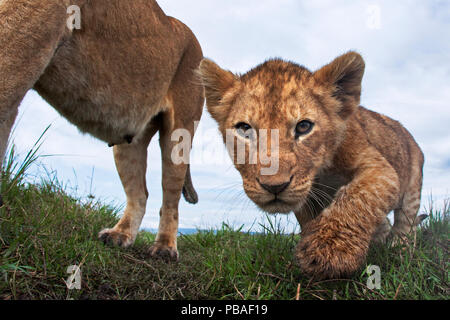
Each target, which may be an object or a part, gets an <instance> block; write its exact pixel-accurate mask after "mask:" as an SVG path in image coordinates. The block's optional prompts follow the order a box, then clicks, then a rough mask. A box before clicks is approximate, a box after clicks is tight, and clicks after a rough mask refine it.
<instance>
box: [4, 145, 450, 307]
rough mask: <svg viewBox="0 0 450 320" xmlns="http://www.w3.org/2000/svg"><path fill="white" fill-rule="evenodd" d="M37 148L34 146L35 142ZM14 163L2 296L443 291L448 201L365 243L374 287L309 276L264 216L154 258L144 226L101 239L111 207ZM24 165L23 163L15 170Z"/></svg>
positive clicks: (7, 192) (444, 295)
mask: <svg viewBox="0 0 450 320" xmlns="http://www.w3.org/2000/svg"><path fill="white" fill-rule="evenodd" d="M37 146H38V145H37ZM35 159H36V153H35V152H30V153H29V156H28V157H27V158H26V159H25V161H24V162H22V163H21V165H16V164H15V157H14V154H13V153H10V157H9V158H8V161H7V163H6V165H5V172H4V173H3V179H2V186H1V191H2V194H3V197H4V202H5V204H4V206H3V207H1V208H0V299H264V300H266V299H287V300H289V299H448V298H449V275H448V262H449V255H448V244H449V237H448V236H449V223H448V222H449V211H450V210H449V207H448V206H447V207H446V208H443V209H442V210H441V211H436V210H434V209H432V210H430V211H431V212H429V214H430V218H429V219H428V220H427V222H426V223H425V224H424V225H423V226H422V227H421V228H420V229H419V231H418V232H417V234H416V237H415V243H416V245H415V247H411V248H408V249H404V248H401V247H393V248H391V247H387V246H378V247H372V248H371V249H370V252H369V255H368V258H367V265H369V264H372V265H378V266H380V268H381V272H382V274H381V289H379V290H376V289H374V290H370V289H369V288H367V286H366V283H367V277H368V275H367V274H366V272H365V269H366V265H365V266H363V267H362V268H361V270H360V272H358V273H357V274H355V275H354V277H353V278H351V279H342V280H333V281H314V280H311V279H309V278H307V277H305V276H303V275H302V273H301V271H300V270H299V268H298V267H297V266H296V265H294V264H293V249H294V247H295V245H296V243H297V242H298V240H299V236H298V235H285V234H282V233H281V232H280V231H279V229H280V228H279V227H278V226H277V225H273V224H272V225H271V224H270V223H268V225H267V227H266V229H265V232H264V233H263V234H249V233H245V232H241V231H240V230H235V229H232V228H230V227H228V226H227V225H223V227H222V228H221V229H220V230H216V231H212V230H211V231H202V232H199V233H197V234H194V235H183V236H180V237H179V239H178V249H179V252H180V260H179V261H178V262H176V263H165V262H163V261H159V260H152V259H150V258H149V257H148V255H147V251H146V249H147V248H148V247H149V246H150V245H151V243H152V241H154V238H155V236H154V235H153V234H150V233H147V232H141V233H140V234H139V236H138V238H137V241H136V244H135V245H134V246H133V247H132V248H130V249H119V248H114V247H108V246H105V245H103V244H102V243H101V242H99V241H98V240H97V233H98V232H99V231H100V230H101V229H102V228H104V227H110V226H113V225H114V224H115V223H116V221H117V220H118V213H119V212H118V210H116V209H115V208H113V207H110V206H108V205H104V204H101V203H98V202H95V201H94V199H87V200H85V199H76V198H74V197H72V196H71V195H69V194H67V192H66V191H65V190H64V188H63V187H62V186H61V183H59V182H58V181H57V180H56V179H55V178H48V179H46V180H44V181H41V182H39V183H28V182H26V181H27V179H25V178H24V177H25V175H26V172H25V169H26V168H27V167H29V165H30V164H32V162H33V161H34V160H35ZM22 169H23V170H22ZM71 265H79V266H80V267H81V270H82V287H81V290H68V289H67V286H66V284H65V280H66V279H67V278H68V276H69V274H67V273H66V271H67V268H68V267H69V266H71Z"/></svg>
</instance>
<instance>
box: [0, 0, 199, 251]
mask: <svg viewBox="0 0 450 320" xmlns="http://www.w3.org/2000/svg"><path fill="white" fill-rule="evenodd" d="M72 5H77V6H78V7H79V8H81V23H82V24H81V29H80V30H77V29H75V30H71V28H68V26H67V20H68V19H69V18H70V14H68V8H69V6H72ZM69 13H71V12H70V11H69ZM0 48H1V50H0V158H1V159H3V156H4V153H5V148H6V142H7V140H8V136H9V133H10V129H11V126H12V125H13V123H14V120H15V118H16V115H17V108H18V105H19V104H20V102H21V100H22V98H23V97H24V95H25V93H26V92H27V91H28V90H29V89H32V88H33V89H35V90H36V91H37V92H38V93H39V94H40V95H41V96H42V97H43V98H45V99H46V100H47V101H48V102H49V103H50V104H51V105H52V106H53V107H54V108H55V109H56V110H57V111H58V112H59V113H60V114H61V115H63V116H64V117H66V118H67V119H68V120H69V121H70V122H72V123H73V124H75V125H76V126H77V127H78V128H79V129H80V130H81V131H82V132H85V133H89V134H91V135H93V136H95V137H97V138H99V139H101V140H103V141H105V142H106V143H108V144H110V145H111V146H113V145H114V159H115V162H116V166H117V170H118V173H119V175H120V178H121V181H122V184H123V187H124V189H125V193H126V195H127V206H126V208H125V212H124V215H123V217H122V218H121V219H120V221H119V223H118V224H117V225H116V226H115V227H113V228H112V229H106V230H104V231H102V232H101V233H100V238H101V239H102V240H103V241H105V242H111V243H114V244H117V245H120V246H124V247H126V246H129V245H131V244H132V243H133V242H134V240H135V238H136V234H137V232H138V228H139V226H140V224H141V220H142V218H143V216H144V214H145V207H146V202H147V197H148V193H147V188H146V182H145V172H146V165H147V164H146V161H147V146H148V144H149V143H150V140H151V138H152V137H153V136H154V134H155V133H156V132H157V131H159V135H160V146H161V154H162V160H163V173H162V175H163V178H162V179H163V181H162V186H163V204H162V207H161V210H160V216H161V219H160V226H159V231H158V235H157V239H156V243H155V245H154V246H153V247H152V248H151V250H150V253H151V254H152V255H159V254H162V255H165V256H170V257H172V258H176V257H177V246H176V234H177V228H178V202H179V199H180V196H181V193H182V189H183V185H184V194H185V196H186V198H187V199H188V200H189V201H191V202H196V201H197V195H196V194H195V190H194V189H193V187H192V184H191V181H190V175H189V168H188V166H187V165H185V164H181V165H175V164H174V163H173V162H172V161H171V152H172V148H173V146H174V144H175V142H173V141H171V133H172V132H173V131H174V130H176V129H178V128H185V129H187V130H189V131H190V133H191V136H193V133H194V121H198V120H199V119H200V116H201V113H202V107H203V103H204V96H203V87H202V86H201V85H200V84H198V81H197V80H196V79H195V75H194V70H195V69H197V67H198V66H199V63H200V61H201V59H202V58H203V54H202V50H201V48H200V45H199V43H198V42H197V40H196V38H195V36H194V35H193V33H192V32H191V31H190V30H189V28H188V27H186V26H185V25H184V24H183V23H181V22H180V21H178V20H176V19H174V18H171V17H168V16H166V15H165V14H164V12H163V11H162V10H161V8H160V7H159V6H158V4H157V3H156V2H155V1H153V0H127V1H124V0H108V1H104V0H70V1H69V0H39V1H36V0H2V1H0Z"/></svg>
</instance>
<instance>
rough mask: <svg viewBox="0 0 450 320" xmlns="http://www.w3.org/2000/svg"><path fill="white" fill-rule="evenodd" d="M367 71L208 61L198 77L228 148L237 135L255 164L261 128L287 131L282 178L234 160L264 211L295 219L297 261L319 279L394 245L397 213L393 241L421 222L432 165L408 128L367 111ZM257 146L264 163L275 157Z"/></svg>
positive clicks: (348, 65)
mask: <svg viewBox="0 0 450 320" xmlns="http://www.w3.org/2000/svg"><path fill="white" fill-rule="evenodd" d="M364 68H365V64H364V61H363V59H362V57H361V56H360V55H359V54H357V53H355V52H349V53H347V54H344V55H342V56H340V57H338V58H336V59H335V60H334V61H333V62H331V63H330V64H328V65H326V66H324V67H323V68H321V69H319V70H318V71H316V72H311V71H309V70H308V69H306V68H304V67H303V66H300V65H297V64H295V63H292V62H286V61H283V60H279V59H274V60H269V61H267V62H265V63H263V64H261V65H259V66H258V67H256V68H254V69H252V70H251V71H249V72H248V73H246V74H244V75H242V76H238V75H235V74H233V73H231V72H229V71H225V70H223V69H221V68H220V67H219V66H217V65H216V64H215V63H214V62H212V61H211V60H207V59H205V60H203V61H202V63H201V64H200V68H199V70H198V74H199V75H200V77H201V79H202V81H203V83H204V85H205V93H206V104H207V108H208V111H209V112H210V113H211V115H212V117H213V118H214V119H215V120H216V121H217V122H218V124H219V130H220V131H221V132H222V134H223V137H224V140H225V137H226V135H227V129H228V130H231V136H233V135H234V137H236V139H239V140H241V141H242V140H243V141H244V142H245V144H246V147H245V149H246V150H245V153H246V157H247V158H246V159H248V157H249V150H250V145H251V144H252V143H255V141H254V140H255V139H257V137H258V132H259V130H260V129H267V130H273V129H276V130H278V136H279V141H278V154H277V156H278V160H279V164H278V170H277V172H276V173H275V174H273V175H264V174H261V169H262V168H264V167H265V166H264V165H263V164H262V163H261V161H260V155H259V157H257V159H258V161H256V162H255V164H248V163H244V164H242V163H236V156H235V155H232V158H233V160H234V162H235V166H236V168H237V169H238V170H239V172H240V173H241V175H242V179H243V185H244V189H245V192H246V194H247V195H248V196H249V197H250V198H251V199H252V200H253V201H254V202H255V203H256V205H258V206H259V207H260V208H261V209H262V210H264V211H267V212H269V213H289V212H291V211H293V212H294V213H295V215H296V217H297V220H298V222H299V223H300V225H301V229H302V232H301V235H302V236H301V240H300V242H299V244H298V246H297V248H296V252H295V256H296V259H297V260H298V263H299V264H300V267H301V268H302V269H303V271H304V272H305V273H306V274H309V275H312V276H316V277H318V278H320V277H322V278H336V277H341V276H346V275H349V274H351V273H352V272H354V271H356V270H357V269H358V268H359V267H360V266H361V264H362V263H363V262H364V260H365V256H366V253H367V250H368V247H369V243H370V242H371V240H377V241H384V240H385V239H386V237H387V235H388V233H389V231H390V224H389V222H388V220H387V219H386V216H387V214H388V213H389V212H390V211H391V210H394V219H395V223H394V225H393V227H392V233H393V234H394V235H398V236H404V235H406V234H407V233H409V232H411V231H412V230H414V228H415V226H416V225H417V223H418V221H417V220H418V218H416V216H417V212H418V209H419V207H420V197H421V187H422V167H423V163H424V156H423V154H422V152H421V150H420V148H419V146H418V145H417V143H416V142H415V141H414V139H413V137H412V136H411V135H410V134H409V133H408V132H407V131H406V129H405V128H404V127H402V125H401V124H400V123H398V122H397V121H394V120H392V119H390V118H388V117H386V116H384V115H380V114H378V113H375V112H372V111H369V110H367V109H365V108H363V107H361V106H360V105H359V103H360V95H361V81H362V77H363V73H364ZM229 132H230V131H228V133H229ZM268 136H269V137H270V135H268ZM233 139H235V138H233ZM276 142H277V141H272V139H268V144H274V143H276ZM256 143H257V144H258V147H259V148H258V149H259V150H257V151H256V153H257V154H258V153H261V151H260V150H261V148H262V149H263V150H266V149H268V150H272V148H271V147H270V148H269V147H267V146H266V147H264V146H261V144H260V143H258V142H256ZM232 151H235V150H232ZM269 153H270V151H269Z"/></svg>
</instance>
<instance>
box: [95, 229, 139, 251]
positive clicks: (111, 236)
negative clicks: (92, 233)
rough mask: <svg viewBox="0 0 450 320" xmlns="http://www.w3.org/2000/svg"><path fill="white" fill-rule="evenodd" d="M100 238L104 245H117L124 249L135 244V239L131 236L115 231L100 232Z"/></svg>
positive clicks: (105, 230)
mask: <svg viewBox="0 0 450 320" xmlns="http://www.w3.org/2000/svg"><path fill="white" fill-rule="evenodd" d="M98 238H99V239H100V241H102V242H103V243H104V244H107V245H115V246H119V247H122V248H127V247H129V246H131V245H132V244H133V243H134V239H133V238H132V237H131V236H130V235H128V234H126V233H123V232H119V231H117V230H114V229H104V230H102V231H100V232H99V234H98Z"/></svg>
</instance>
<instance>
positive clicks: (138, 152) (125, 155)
mask: <svg viewBox="0 0 450 320" xmlns="http://www.w3.org/2000/svg"><path fill="white" fill-rule="evenodd" d="M156 131H157V128H154V127H150V128H149V129H148V130H147V132H146V134H145V135H144V137H143V138H141V139H136V140H135V141H133V142H132V143H131V144H122V145H117V146H115V147H114V160H115V163H116V167H117V172H118V173H119V176H120V180H121V181H122V185H123V188H124V190H125V193H126V196H127V205H126V208H125V211H124V214H123V216H122V218H121V219H120V221H119V222H118V223H117V224H116V225H115V226H114V227H113V228H112V229H104V230H102V231H101V232H100V233H99V238H100V240H102V241H103V242H105V243H109V244H114V245H118V246H121V247H128V246H130V245H132V244H133V243H134V241H135V240H136V236H137V234H138V231H139V227H140V225H141V222H142V218H143V217H144V215H145V207H146V204H147V198H148V192H147V186H146V179H145V173H146V169H147V147H148V144H149V143H150V140H151V138H152V137H153V135H154V134H155V133H156Z"/></svg>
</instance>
